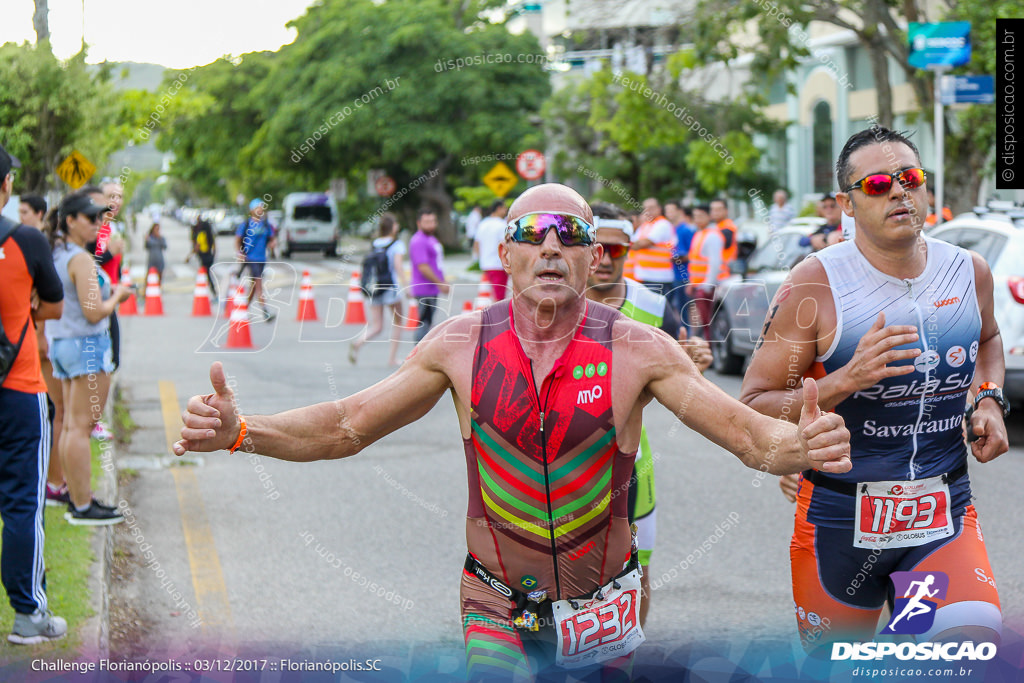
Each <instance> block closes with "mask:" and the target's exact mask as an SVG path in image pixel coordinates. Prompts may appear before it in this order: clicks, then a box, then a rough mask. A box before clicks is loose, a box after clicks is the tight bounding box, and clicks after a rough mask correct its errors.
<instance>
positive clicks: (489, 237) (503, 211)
mask: <svg viewBox="0 0 1024 683" xmlns="http://www.w3.org/2000/svg"><path fill="white" fill-rule="evenodd" d="M506 215H508V208H507V207H506V206H505V200H504V199H495V200H494V203H492V204H491V207H490V210H489V211H488V216H487V218H485V219H483V220H482V221H480V225H479V226H477V229H476V239H475V240H474V241H473V255H474V256H476V257H477V258H478V259H479V260H480V270H481V271H483V274H484V279H485V280H487V282H489V283H491V287H492V288H493V289H494V300H495V301H501V300H502V299H504V298H505V288H506V287H507V285H508V273H506V272H505V268H504V267H503V266H502V265H501V259H500V258H499V257H498V245H499V244H501V243H502V242H503V241H504V240H505V216H506Z"/></svg>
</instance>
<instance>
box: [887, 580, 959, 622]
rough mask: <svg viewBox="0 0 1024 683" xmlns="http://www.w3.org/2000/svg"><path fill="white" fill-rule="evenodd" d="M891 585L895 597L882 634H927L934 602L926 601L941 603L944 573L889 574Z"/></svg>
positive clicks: (945, 581)
mask: <svg viewBox="0 0 1024 683" xmlns="http://www.w3.org/2000/svg"><path fill="white" fill-rule="evenodd" d="M892 584H893V588H894V589H895V595H896V598H895V600H894V604H893V607H892V613H893V619H892V621H890V622H889V624H888V625H887V626H886V627H885V628H884V629H882V633H903V634H913V635H919V634H921V633H925V632H926V631H928V629H930V628H931V627H932V623H933V622H934V621H935V608H936V602H935V600H929V599H928V598H938V599H939V600H944V599H945V597H946V591H947V590H948V588H949V577H948V576H947V575H946V574H945V572H893V573H892ZM900 596H902V597H900Z"/></svg>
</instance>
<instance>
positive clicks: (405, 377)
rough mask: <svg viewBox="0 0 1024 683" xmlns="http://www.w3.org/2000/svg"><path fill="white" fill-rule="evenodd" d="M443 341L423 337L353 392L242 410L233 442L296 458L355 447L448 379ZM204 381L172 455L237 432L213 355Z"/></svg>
mask: <svg viewBox="0 0 1024 683" xmlns="http://www.w3.org/2000/svg"><path fill="white" fill-rule="evenodd" d="M444 343H445V342H444V339H443V337H442V336H441V335H435V336H434V337H433V339H430V338H428V339H424V340H423V341H422V342H420V344H419V347H418V348H417V350H416V351H417V352H416V353H415V354H414V355H413V357H412V358H410V359H409V360H408V361H406V362H405V363H404V364H403V365H402V367H401V368H400V369H399V370H398V371H396V372H395V373H393V374H392V375H390V376H389V377H386V378H385V379H383V380H381V381H380V382H378V383H377V384H374V385H373V386H371V387H369V388H367V389H364V390H362V391H360V392H358V393H356V394H353V395H351V396H347V397H345V398H342V399H338V400H336V401H328V402H325V403H318V404H316V405H311V406H306V407H304V408H296V409H294V410H288V411H285V412H283V413H277V414H275V415H245V416H244V418H245V423H246V435H245V437H244V438H243V440H242V444H241V445H240V446H239V450H241V451H243V452H246V453H259V454H262V455H266V456H270V457H272V458H277V459H279V460H291V461H296V462H308V461H313V460H332V459H336V458H345V457H348V456H350V455H355V454H356V453H358V452H359V451H361V450H362V449H364V448H366V447H367V446H369V445H370V444H371V443H373V442H375V441H377V440H378V439H381V438H383V437H384V436H386V435H388V434H390V433H391V432H393V431H395V430H396V429H399V428H400V427H403V426H405V425H407V424H409V423H411V422H414V421H416V420H418V419H419V418H421V417H423V416H424V415H425V414H427V412H428V411H429V410H430V409H431V408H432V407H433V406H434V404H435V403H437V401H438V399H439V398H441V396H442V395H443V394H444V392H445V390H447V389H448V388H449V387H450V386H451V382H450V381H449V379H448V376H447V375H446V374H445V373H444V372H443V371H442V370H441V369H440V364H439V362H438V356H439V355H440V354H441V353H442V352H443V348H442V346H443V345H444ZM210 383H211V384H212V385H213V390H214V391H213V393H212V394H206V395H205V396H193V397H192V398H190V399H189V401H188V406H187V408H186V409H185V412H184V413H183V414H182V421H183V422H184V427H182V429H181V437H182V438H181V440H180V441H178V442H176V443H175V444H174V453H175V454H176V455H183V454H184V453H185V452H186V451H198V452H210V451H217V450H226V449H229V448H231V447H232V446H233V445H234V444H235V442H236V441H237V440H238V438H239V435H240V432H241V426H240V422H239V419H238V418H239V412H238V407H237V403H236V402H235V395H234V391H233V390H232V389H231V387H230V386H229V385H228V383H227V379H226V377H225V375H224V368H223V367H222V366H221V364H220V363H219V362H215V363H213V365H211V366H210Z"/></svg>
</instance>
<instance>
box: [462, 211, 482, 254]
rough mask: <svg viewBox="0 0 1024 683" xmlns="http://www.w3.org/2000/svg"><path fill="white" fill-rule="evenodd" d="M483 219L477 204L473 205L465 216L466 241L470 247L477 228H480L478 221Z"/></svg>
mask: <svg viewBox="0 0 1024 683" xmlns="http://www.w3.org/2000/svg"><path fill="white" fill-rule="evenodd" d="M483 217H484V216H483V213H482V212H481V211H480V205H479V204H474V205H473V208H472V209H470V210H469V215H468V216H466V240H467V241H468V242H469V246H470V247H472V246H473V241H474V240H475V239H476V231H477V228H478V227H479V226H480V220H481V219H482V218H483Z"/></svg>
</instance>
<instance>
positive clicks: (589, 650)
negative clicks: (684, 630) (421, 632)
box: [465, 550, 644, 669]
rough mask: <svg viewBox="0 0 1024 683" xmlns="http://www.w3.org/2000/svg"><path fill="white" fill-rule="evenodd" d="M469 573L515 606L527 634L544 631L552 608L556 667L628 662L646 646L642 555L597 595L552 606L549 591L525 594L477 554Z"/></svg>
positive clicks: (633, 556)
mask: <svg viewBox="0 0 1024 683" xmlns="http://www.w3.org/2000/svg"><path fill="white" fill-rule="evenodd" d="M465 568H466V571H468V572H469V573H470V574H472V575H473V576H475V577H477V578H478V579H479V580H480V581H481V582H483V583H485V584H486V585H488V586H490V588H491V589H492V590H493V591H495V592H496V593H499V594H501V595H503V596H505V597H506V598H508V599H509V601H511V602H512V603H514V604H515V609H514V610H513V612H512V613H513V615H514V618H513V624H514V625H515V627H516V628H517V629H521V630H525V631H538V630H540V626H541V623H540V621H539V620H538V618H537V617H538V614H539V613H540V612H541V611H545V612H546V611H547V609H550V610H551V612H552V615H553V617H554V625H555V633H556V634H557V648H558V649H557V651H556V653H555V663H556V664H558V665H559V666H562V667H564V668H567V669H575V668H579V667H584V666H591V665H593V664H600V663H601V662H606V661H608V660H609V659H614V658H616V657H622V656H624V655H627V654H629V653H630V652H632V651H633V650H635V649H636V648H638V647H639V646H640V645H641V644H642V643H643V642H644V634H643V631H642V630H641V628H640V576H641V575H642V572H643V570H642V569H641V568H640V562H639V560H638V558H637V553H636V551H635V550H634V551H633V553H632V554H631V555H630V558H629V563H628V564H627V565H626V568H625V569H623V570H622V572H621V573H620V574H619V575H618V576H616V577H614V578H613V579H612V580H611V581H610V582H609V583H608V584H606V585H604V586H602V587H600V588H598V589H597V590H596V591H594V593H592V594H589V595H584V596H581V597H578V598H570V599H568V600H558V601H557V602H550V601H548V603H547V604H543V605H542V604H541V603H544V602H545V601H547V600H548V598H547V592H546V591H531V592H530V593H523V592H522V591H520V590H516V589H515V588H512V587H511V586H509V585H508V584H506V583H505V582H504V581H502V580H501V579H499V578H498V577H496V576H494V575H493V574H492V573H491V572H489V571H487V568H486V567H484V565H483V564H481V563H480V561H479V560H477V559H476V558H475V557H473V555H472V554H467V555H466V564H465Z"/></svg>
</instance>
